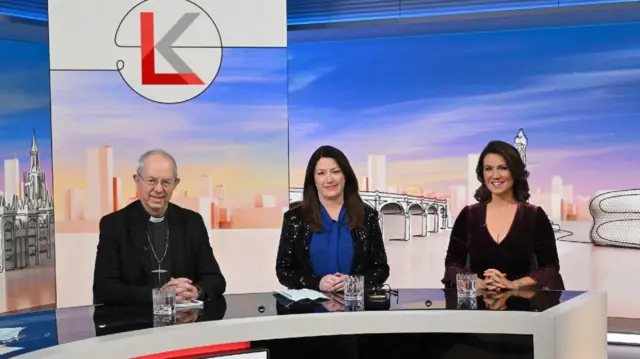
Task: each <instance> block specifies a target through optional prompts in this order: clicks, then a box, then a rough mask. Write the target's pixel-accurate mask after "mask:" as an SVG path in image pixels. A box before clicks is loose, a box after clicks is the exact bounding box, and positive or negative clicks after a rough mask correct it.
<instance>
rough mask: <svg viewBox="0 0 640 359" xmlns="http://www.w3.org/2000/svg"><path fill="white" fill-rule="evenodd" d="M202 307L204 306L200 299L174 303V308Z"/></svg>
mask: <svg viewBox="0 0 640 359" xmlns="http://www.w3.org/2000/svg"><path fill="white" fill-rule="evenodd" d="M202 307H204V302H202V301H201V300H194V301H191V302H186V303H176V310H180V309H193V308H202Z"/></svg>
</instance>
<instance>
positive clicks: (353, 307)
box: [344, 298, 364, 312]
mask: <svg viewBox="0 0 640 359" xmlns="http://www.w3.org/2000/svg"><path fill="white" fill-rule="evenodd" d="M344 311H345V312H363V311H364V298H360V299H352V300H346V299H345V301H344Z"/></svg>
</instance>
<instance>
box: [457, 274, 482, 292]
mask: <svg viewBox="0 0 640 359" xmlns="http://www.w3.org/2000/svg"><path fill="white" fill-rule="evenodd" d="M456 288H457V290H458V297H459V298H470V297H475V296H476V292H477V290H478V276H477V275H476V274H470V273H460V274H457V275H456Z"/></svg>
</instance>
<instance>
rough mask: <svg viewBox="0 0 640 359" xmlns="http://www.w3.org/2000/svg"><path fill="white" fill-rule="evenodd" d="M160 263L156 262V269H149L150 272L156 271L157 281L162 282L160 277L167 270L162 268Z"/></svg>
mask: <svg viewBox="0 0 640 359" xmlns="http://www.w3.org/2000/svg"><path fill="white" fill-rule="evenodd" d="M160 265H161V264H160V263H158V269H156V270H152V271H151V273H158V283H162V278H161V276H162V273H167V271H166V270H165V269H162V267H161V266H160Z"/></svg>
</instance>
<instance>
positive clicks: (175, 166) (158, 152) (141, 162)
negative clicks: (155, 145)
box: [136, 149, 178, 178]
mask: <svg viewBox="0 0 640 359" xmlns="http://www.w3.org/2000/svg"><path fill="white" fill-rule="evenodd" d="M154 155H158V156H162V157H164V158H166V159H167V160H169V161H170V162H171V164H172V165H173V174H174V176H175V178H178V164H177V162H176V159H175V158H173V156H171V155H170V154H169V152H167V151H165V150H159V149H156V150H149V151H147V152H145V153H143V154H142V156H140V158H139V159H138V169H137V170H136V172H137V173H138V174H141V173H142V169H143V168H144V163H145V161H146V160H147V158H149V157H150V156H154Z"/></svg>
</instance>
